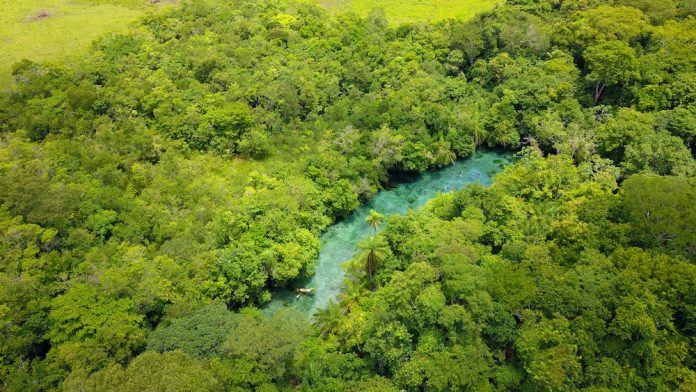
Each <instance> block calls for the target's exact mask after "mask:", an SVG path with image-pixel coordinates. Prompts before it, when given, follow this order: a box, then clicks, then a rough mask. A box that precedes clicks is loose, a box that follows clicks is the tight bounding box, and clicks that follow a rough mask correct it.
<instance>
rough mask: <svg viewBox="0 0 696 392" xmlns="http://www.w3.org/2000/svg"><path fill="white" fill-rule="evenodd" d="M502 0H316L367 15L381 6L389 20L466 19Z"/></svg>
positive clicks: (329, 5) (394, 21)
mask: <svg viewBox="0 0 696 392" xmlns="http://www.w3.org/2000/svg"><path fill="white" fill-rule="evenodd" d="M501 2H502V0H377V1H375V0H320V3H321V4H322V5H323V6H325V7H326V8H328V9H330V10H332V11H333V12H346V11H353V12H356V13H357V14H359V15H363V16H364V15H367V14H368V13H369V12H370V11H371V10H373V9H375V8H381V9H383V10H384V12H385V14H386V15H387V18H388V19H389V22H390V23H393V24H398V23H410V22H421V21H437V20H443V19H449V18H462V19H468V18H471V17H473V16H474V15H476V14H478V13H481V12H483V11H487V10H490V9H492V8H493V7H495V5H496V4H499V3H501Z"/></svg>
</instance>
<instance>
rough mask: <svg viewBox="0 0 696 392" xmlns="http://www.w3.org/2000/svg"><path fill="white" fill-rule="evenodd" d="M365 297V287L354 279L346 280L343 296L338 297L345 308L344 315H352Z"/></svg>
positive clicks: (342, 291)
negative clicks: (363, 296)
mask: <svg viewBox="0 0 696 392" xmlns="http://www.w3.org/2000/svg"><path fill="white" fill-rule="evenodd" d="M362 295H363V286H362V285H361V284H360V283H359V282H358V281H355V280H353V279H346V280H345V282H344V283H343V289H342V290H341V294H339V295H338V301H339V303H340V304H341V305H342V306H343V307H344V310H343V314H348V313H350V312H351V311H352V310H353V309H354V308H355V307H356V306H358V303H359V302H360V298H361V297H362Z"/></svg>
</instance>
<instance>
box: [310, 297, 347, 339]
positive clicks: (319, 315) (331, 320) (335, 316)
mask: <svg viewBox="0 0 696 392" xmlns="http://www.w3.org/2000/svg"><path fill="white" fill-rule="evenodd" d="M341 317H343V311H341V307H340V306H338V304H337V303H336V302H334V301H329V303H328V304H327V305H326V308H323V309H319V310H317V312H316V313H314V316H313V318H314V326H315V327H317V328H319V331H321V335H325V334H329V333H334V332H336V330H337V329H338V326H339V324H340V323H341Z"/></svg>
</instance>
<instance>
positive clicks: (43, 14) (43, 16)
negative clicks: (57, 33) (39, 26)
mask: <svg viewBox="0 0 696 392" xmlns="http://www.w3.org/2000/svg"><path fill="white" fill-rule="evenodd" d="M51 15H53V14H52V13H51V12H50V11H48V10H39V11H37V12H36V13H35V14H34V15H29V16H27V18H26V19H27V20H28V21H36V20H41V19H46V18H48V17H49V16H51Z"/></svg>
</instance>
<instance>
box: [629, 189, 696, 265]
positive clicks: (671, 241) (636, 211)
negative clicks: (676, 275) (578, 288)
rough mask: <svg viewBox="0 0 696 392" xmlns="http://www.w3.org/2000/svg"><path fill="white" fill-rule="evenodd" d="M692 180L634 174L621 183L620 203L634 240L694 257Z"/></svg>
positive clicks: (694, 218)
mask: <svg viewBox="0 0 696 392" xmlns="http://www.w3.org/2000/svg"><path fill="white" fill-rule="evenodd" d="M695 192H696V184H695V183H694V181H693V179H687V178H683V177H658V176H650V175H635V176H632V177H631V178H629V179H628V180H626V182H625V183H624V185H623V206H624V208H625V209H626V213H627V215H628V216H627V218H628V219H629V222H630V223H631V226H632V228H633V230H635V235H636V239H637V240H638V241H640V243H641V244H643V245H645V246H650V247H664V248H668V249H673V250H675V251H679V252H680V253H683V254H685V255H687V256H688V257H689V258H691V259H693V258H694V257H695V256H696V255H695V253H694V242H695V241H696V236H695V234H696V227H694V223H695V222H696V217H694V216H693V214H694V210H693V208H690V207H689V206H690V205H691V204H692V203H693V200H694V197H696V194H695Z"/></svg>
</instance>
